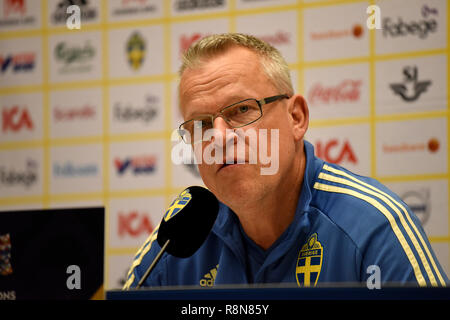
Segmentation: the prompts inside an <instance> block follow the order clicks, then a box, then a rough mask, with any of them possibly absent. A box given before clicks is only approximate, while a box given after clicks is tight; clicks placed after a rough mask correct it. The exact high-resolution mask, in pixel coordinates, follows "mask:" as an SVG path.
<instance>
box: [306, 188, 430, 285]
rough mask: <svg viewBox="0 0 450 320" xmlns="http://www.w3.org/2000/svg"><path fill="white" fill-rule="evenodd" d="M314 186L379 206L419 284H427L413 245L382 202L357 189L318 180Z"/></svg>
mask: <svg viewBox="0 0 450 320" xmlns="http://www.w3.org/2000/svg"><path fill="white" fill-rule="evenodd" d="M314 188H315V189H317V190H322V191H327V192H334V193H341V194H347V195H351V196H353V197H355V198H359V199H361V200H364V201H366V202H368V203H370V204H371V205H373V206H374V207H375V208H377V209H378V210H379V211H380V212H381V213H382V214H383V215H384V216H385V217H386V218H387V219H388V221H389V223H390V225H391V228H392V230H393V231H394V234H395V235H396V237H397V239H398V241H399V242H400V245H401V246H402V248H403V250H404V251H405V253H406V256H407V257H408V260H409V262H410V263H411V266H412V267H413V271H414V276H415V277H416V280H417V282H418V283H419V285H420V286H421V287H424V286H426V281H425V278H424V277H423V275H422V272H421V270H420V267H419V264H418V263H417V260H416V257H415V256H414V254H413V252H412V250H411V247H410V246H409V244H408V242H407V241H406V239H405V237H404V236H403V233H402V232H401V230H400V228H399V227H398V225H397V222H396V221H395V219H394V217H393V216H392V214H391V213H390V212H389V210H387V209H386V207H384V206H383V205H382V204H381V203H379V202H378V201H377V200H375V199H374V198H372V197H369V196H367V195H364V194H362V193H359V192H357V191H355V190H351V189H347V188H342V187H337V186H332V185H328V184H323V183H318V182H316V183H315V184H314Z"/></svg>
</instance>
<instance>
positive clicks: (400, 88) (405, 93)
mask: <svg viewBox="0 0 450 320" xmlns="http://www.w3.org/2000/svg"><path fill="white" fill-rule="evenodd" d="M418 76H419V72H418V71H417V66H406V67H404V68H403V83H393V84H390V85H389V87H390V88H391V89H392V91H394V93H395V94H397V95H399V96H400V97H401V98H402V100H403V101H406V102H413V101H416V100H417V99H419V97H420V96H421V94H422V93H424V92H426V91H427V89H428V87H429V86H430V85H431V83H432V82H431V80H424V81H419V79H418Z"/></svg>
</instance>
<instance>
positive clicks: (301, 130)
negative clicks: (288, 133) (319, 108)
mask: <svg viewBox="0 0 450 320" xmlns="http://www.w3.org/2000/svg"><path fill="white" fill-rule="evenodd" d="M289 100H290V101H289V102H290V104H289V115H290V118H291V121H292V130H293V132H292V133H293V135H294V138H295V140H297V141H300V140H302V139H303V137H304V135H305V134H306V131H307V130H308V125H309V109H308V105H307V103H306V100H305V98H303V96H302V95H300V94H296V95H293V96H292V97H291V98H290V99H289Z"/></svg>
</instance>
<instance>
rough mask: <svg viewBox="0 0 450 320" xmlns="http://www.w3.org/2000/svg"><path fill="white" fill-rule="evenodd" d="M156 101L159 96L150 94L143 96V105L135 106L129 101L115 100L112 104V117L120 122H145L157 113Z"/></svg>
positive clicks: (157, 101)
mask: <svg viewBox="0 0 450 320" xmlns="http://www.w3.org/2000/svg"><path fill="white" fill-rule="evenodd" d="M158 103H159V98H158V97H157V96H152V95H147V96H146V97H145V101H144V105H143V106H137V107H135V106H133V105H132V104H131V103H128V104H122V103H121V102H117V103H115V104H114V112H113V115H114V119H115V120H118V121H120V122H131V121H133V122H134V121H141V122H144V123H145V124H147V123H149V122H150V121H152V120H153V119H155V118H156V116H157V115H158V107H157V104H158Z"/></svg>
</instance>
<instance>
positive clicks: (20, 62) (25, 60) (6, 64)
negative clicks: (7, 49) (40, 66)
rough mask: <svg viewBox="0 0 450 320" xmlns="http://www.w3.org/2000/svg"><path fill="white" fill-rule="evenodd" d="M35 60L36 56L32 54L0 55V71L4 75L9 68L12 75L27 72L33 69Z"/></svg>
mask: <svg viewBox="0 0 450 320" xmlns="http://www.w3.org/2000/svg"><path fill="white" fill-rule="evenodd" d="M35 60H36V55H35V54H34V53H33V52H23V53H17V54H9V55H6V56H3V55H0V67H1V71H2V73H5V72H6V71H7V70H8V69H9V68H10V69H12V71H13V72H14V73H17V72H28V71H31V70H33V69H34V65H35Z"/></svg>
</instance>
